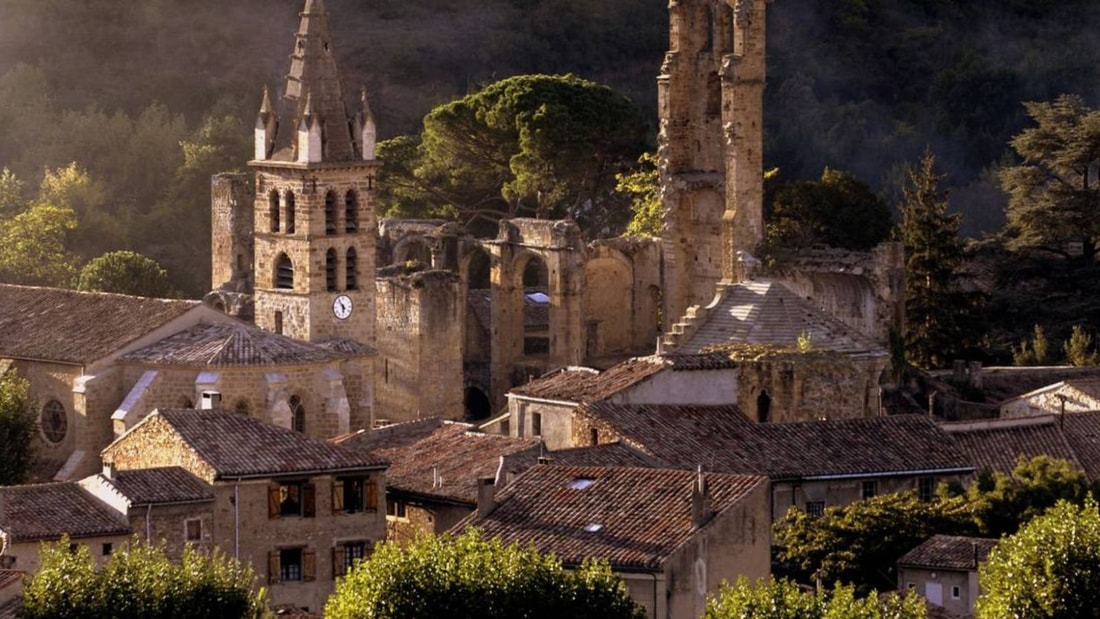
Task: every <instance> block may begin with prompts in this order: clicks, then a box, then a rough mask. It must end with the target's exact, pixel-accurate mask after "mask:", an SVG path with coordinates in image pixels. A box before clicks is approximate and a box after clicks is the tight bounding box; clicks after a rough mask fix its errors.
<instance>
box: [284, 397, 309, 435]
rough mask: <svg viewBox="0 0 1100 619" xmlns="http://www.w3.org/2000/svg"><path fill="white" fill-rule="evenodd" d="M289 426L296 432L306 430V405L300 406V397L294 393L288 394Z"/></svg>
mask: <svg viewBox="0 0 1100 619" xmlns="http://www.w3.org/2000/svg"><path fill="white" fill-rule="evenodd" d="M288 403H289V404H290V427H291V429H293V430H295V431H297V432H305V431H306V407H305V406H302V398H299V397H298V396H296V395H292V396H290V401H289V402H288Z"/></svg>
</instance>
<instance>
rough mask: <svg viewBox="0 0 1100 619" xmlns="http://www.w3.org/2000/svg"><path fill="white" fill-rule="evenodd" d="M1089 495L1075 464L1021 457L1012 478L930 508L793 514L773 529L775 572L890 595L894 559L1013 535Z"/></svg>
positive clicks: (896, 498)
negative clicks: (938, 542) (948, 543)
mask: <svg viewBox="0 0 1100 619" xmlns="http://www.w3.org/2000/svg"><path fill="white" fill-rule="evenodd" d="M1089 489H1090V486H1089V482H1088V480H1087V479H1086V478H1085V476H1084V474H1082V473H1081V472H1080V471H1078V470H1076V469H1075V468H1074V467H1073V465H1072V464H1071V463H1069V462H1065V461H1062V460H1056V459H1052V458H1049V457H1046V456H1038V457H1036V458H1032V459H1026V458H1020V460H1019V462H1018V463H1017V466H1016V468H1015V470H1014V471H1013V473H1012V475H1011V476H1006V475H1003V474H1000V473H995V474H988V473H985V474H983V475H981V477H980V479H979V480H978V482H976V483H975V484H973V485H972V486H971V487H970V488H968V489H966V490H965V491H961V489H955V490H956V491H955V492H943V493H941V496H937V497H935V498H934V499H933V500H931V501H921V500H919V499H918V497H917V496H916V494H915V493H914V492H907V493H901V494H885V495H881V496H877V497H873V498H870V499H866V500H861V501H856V502H854V503H851V504H849V505H846V506H843V507H829V508H826V510H825V514H824V515H823V516H820V517H817V518H815V517H812V516H808V515H807V514H805V513H804V512H802V511H800V510H797V509H791V510H790V511H789V512H788V513H787V515H786V516H784V518H783V519H782V520H781V521H780V522H779V523H777V525H776V530H775V545H776V546H775V549H774V555H773V556H774V566H773V572H774V573H775V574H776V575H777V576H781V577H787V578H792V579H794V580H795V581H797V582H802V583H813V582H815V581H816V580H817V579H818V578H820V579H821V581H822V582H824V583H827V584H830V583H835V582H840V583H847V584H852V585H854V586H855V587H856V590H857V591H858V592H860V593H863V594H866V593H867V592H868V591H870V590H872V589H879V590H885V589H892V588H893V587H894V586H896V580H895V578H896V576H895V571H894V570H895V564H896V562H897V559H898V558H899V557H901V556H902V555H903V554H905V553H906V552H908V551H909V550H912V549H913V548H915V547H916V546H917V545H919V544H920V543H921V542H923V541H924V540H926V539H928V538H929V537H931V536H933V535H936V534H943V535H980V536H985V537H999V536H1001V535H1007V534H1011V533H1014V532H1015V531H1016V530H1017V529H1018V528H1019V527H1020V526H1021V525H1022V524H1024V523H1027V522H1028V521H1029V520H1030V519H1032V518H1034V517H1035V516H1037V515H1039V514H1042V513H1043V512H1044V511H1045V510H1046V509H1048V508H1050V507H1051V506H1053V505H1054V504H1055V503H1056V502H1058V501H1060V500H1068V501H1073V502H1075V503H1080V502H1082V501H1084V499H1085V497H1086V496H1087V495H1088V492H1089ZM943 490H947V488H946V487H945V488H943Z"/></svg>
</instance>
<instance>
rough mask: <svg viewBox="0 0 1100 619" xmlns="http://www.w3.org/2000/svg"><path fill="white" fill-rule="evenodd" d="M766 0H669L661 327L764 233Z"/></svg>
mask: <svg viewBox="0 0 1100 619" xmlns="http://www.w3.org/2000/svg"><path fill="white" fill-rule="evenodd" d="M766 6H767V1H766V0H671V1H670V2H669V51H668V53H667V54H666V55H665V61H664V64H663V65H662V67H661V74H660V76H659V77H658V78H657V93H658V113H659V116H660V134H659V136H658V158H659V160H660V178H661V196H662V200H663V202H664V209H665V219H664V232H663V233H662V239H663V243H664V249H665V252H664V253H665V265H664V273H663V277H664V317H665V321H666V327H667V326H668V324H671V322H674V321H676V320H677V319H678V318H680V317H681V316H683V315H684V313H685V311H686V310H687V308H688V307H690V306H692V305H706V304H707V303H709V302H710V301H711V300H712V298H713V297H714V293H715V286H716V284H717V283H718V282H719V281H736V280H737V273H736V271H737V264H736V256H737V254H738V252H746V253H748V254H753V253H755V252H756V251H757V248H758V246H759V245H760V243H761V241H762V240H763V204H762V202H763V180H764V167H763V106H764V101H763V99H764V77H765V71H764V67H765V50H764V35H765V18H766Z"/></svg>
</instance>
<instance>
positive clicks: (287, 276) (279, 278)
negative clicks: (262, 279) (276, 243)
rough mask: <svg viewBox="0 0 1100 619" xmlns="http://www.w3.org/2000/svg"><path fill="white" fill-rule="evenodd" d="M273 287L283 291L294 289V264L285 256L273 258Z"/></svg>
mask: <svg viewBox="0 0 1100 619" xmlns="http://www.w3.org/2000/svg"><path fill="white" fill-rule="evenodd" d="M275 287H276V288H282V289H284V290H293V289H294V264H293V263H291V262H290V258H289V257H288V256H287V255H286V254H279V256H278V257H277V258H275Z"/></svg>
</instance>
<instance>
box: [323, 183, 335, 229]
mask: <svg viewBox="0 0 1100 619" xmlns="http://www.w3.org/2000/svg"><path fill="white" fill-rule="evenodd" d="M325 234H327V235H333V234H336V194H335V193H333V192H331V191H330V192H328V193H326V194H325Z"/></svg>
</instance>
